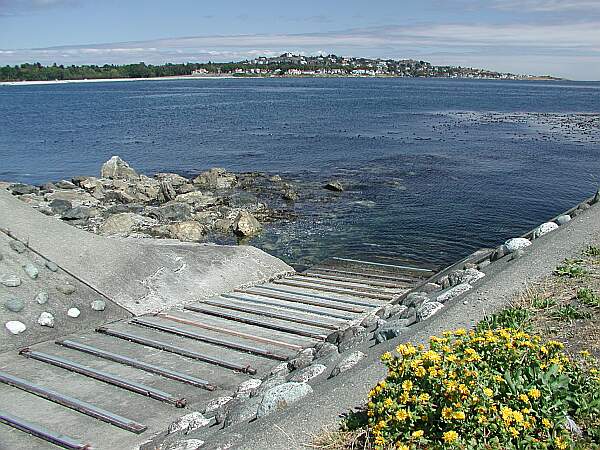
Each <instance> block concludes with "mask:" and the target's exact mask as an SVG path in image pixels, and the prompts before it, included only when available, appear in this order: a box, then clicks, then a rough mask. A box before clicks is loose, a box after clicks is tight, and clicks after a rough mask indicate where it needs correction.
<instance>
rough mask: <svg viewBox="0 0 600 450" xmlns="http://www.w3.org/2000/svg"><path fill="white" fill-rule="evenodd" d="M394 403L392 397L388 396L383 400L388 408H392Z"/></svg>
mask: <svg viewBox="0 0 600 450" xmlns="http://www.w3.org/2000/svg"><path fill="white" fill-rule="evenodd" d="M393 404H394V402H393V401H392V399H391V398H386V399H385V400H384V401H383V406H385V407H386V408H391V407H392V405H393Z"/></svg>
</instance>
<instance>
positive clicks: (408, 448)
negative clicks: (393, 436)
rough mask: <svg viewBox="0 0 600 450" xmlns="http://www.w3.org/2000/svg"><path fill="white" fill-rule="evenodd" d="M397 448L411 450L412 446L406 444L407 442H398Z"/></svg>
mask: <svg viewBox="0 0 600 450" xmlns="http://www.w3.org/2000/svg"><path fill="white" fill-rule="evenodd" d="M396 448H397V449H398V450H410V447H409V446H408V445H406V444H400V443H398V444H396Z"/></svg>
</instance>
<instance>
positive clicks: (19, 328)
mask: <svg viewBox="0 0 600 450" xmlns="http://www.w3.org/2000/svg"><path fill="white" fill-rule="evenodd" d="M4 326H5V327H6V329H7V330H8V331H9V332H10V333H12V334H21V333H22V332H23V331H25V330H26V329H27V326H25V324H24V323H23V322H19V321H18V320H10V321H8V322H6V323H5V324H4Z"/></svg>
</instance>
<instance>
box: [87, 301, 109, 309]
mask: <svg viewBox="0 0 600 450" xmlns="http://www.w3.org/2000/svg"><path fill="white" fill-rule="evenodd" d="M90 308H92V309H93V310H94V311H104V310H105V309H106V302H105V301H104V300H94V301H93V302H92V303H90Z"/></svg>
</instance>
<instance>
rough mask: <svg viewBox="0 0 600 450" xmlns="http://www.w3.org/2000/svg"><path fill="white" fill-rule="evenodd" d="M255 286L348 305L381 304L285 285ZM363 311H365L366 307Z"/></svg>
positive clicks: (372, 306) (368, 305) (372, 305)
mask: <svg viewBox="0 0 600 450" xmlns="http://www.w3.org/2000/svg"><path fill="white" fill-rule="evenodd" d="M255 287H256V288H260V289H267V290H269V291H273V292H281V293H282V294H292V295H301V296H303V297H311V298H317V299H321V300H327V301H330V302H338V303H342V304H348V305H356V306H363V307H365V308H375V307H377V306H379V305H377V304H373V303H367V302H361V301H360V300H349V299H346V298H344V299H340V298H335V297H327V296H326V295H318V294H312V293H309V292H297V291H290V290H289V289H284V288H283V287H272V286H255ZM309 289H310V288H309ZM361 312H364V309H363V310H362V311H361Z"/></svg>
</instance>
